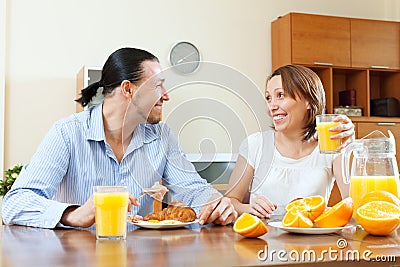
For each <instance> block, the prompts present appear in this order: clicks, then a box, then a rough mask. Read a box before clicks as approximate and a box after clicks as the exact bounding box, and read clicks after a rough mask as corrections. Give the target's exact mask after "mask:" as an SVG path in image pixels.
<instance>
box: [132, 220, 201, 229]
mask: <svg viewBox="0 0 400 267" xmlns="http://www.w3.org/2000/svg"><path fill="white" fill-rule="evenodd" d="M198 221H199V220H197V219H196V220H194V221H193V222H180V221H172V220H166V221H160V222H158V223H153V222H148V221H138V222H131V221H129V220H128V223H131V224H134V225H136V226H139V227H143V228H148V229H173V228H180V227H184V226H186V225H190V224H194V223H198Z"/></svg>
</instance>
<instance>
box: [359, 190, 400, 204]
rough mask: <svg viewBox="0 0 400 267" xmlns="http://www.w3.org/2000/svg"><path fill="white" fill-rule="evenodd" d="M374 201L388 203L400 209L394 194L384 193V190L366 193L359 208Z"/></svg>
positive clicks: (399, 200)
mask: <svg viewBox="0 0 400 267" xmlns="http://www.w3.org/2000/svg"><path fill="white" fill-rule="evenodd" d="M375 200H376V201H379V200H380V201H386V202H390V203H393V204H395V205H397V206H399V207H400V199H399V198H398V197H397V196H395V195H394V194H392V193H390V192H388V191H384V190H375V191H371V192H369V193H367V194H366V195H365V196H364V197H363V198H362V199H361V202H360V207H361V206H362V205H364V204H366V203H368V202H371V201H375Z"/></svg>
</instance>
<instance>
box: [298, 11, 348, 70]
mask: <svg viewBox="0 0 400 267" xmlns="http://www.w3.org/2000/svg"><path fill="white" fill-rule="evenodd" d="M291 15H292V16H291V19H292V21H291V26H292V62H293V63H296V64H306V65H309V64H322V65H332V66H342V67H350V19H349V18H340V17H332V16H321V15H309V14H298V13H291Z"/></svg>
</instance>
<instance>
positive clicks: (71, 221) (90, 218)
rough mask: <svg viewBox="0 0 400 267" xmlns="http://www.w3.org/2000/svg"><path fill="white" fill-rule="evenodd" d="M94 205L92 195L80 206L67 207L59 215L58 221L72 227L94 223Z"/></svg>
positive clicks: (88, 225) (87, 225)
mask: <svg viewBox="0 0 400 267" xmlns="http://www.w3.org/2000/svg"><path fill="white" fill-rule="evenodd" d="M94 215H95V207H94V201H93V196H91V197H90V198H89V199H88V200H87V201H86V202H85V204H83V205H82V206H71V207H68V208H67V209H66V210H65V211H64V213H63V215H62V216H61V220H60V222H61V223H62V224H63V225H67V226H74V227H84V228H85V227H90V226H92V225H93V224H94V222H95V220H94Z"/></svg>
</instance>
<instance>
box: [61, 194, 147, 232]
mask: <svg viewBox="0 0 400 267" xmlns="http://www.w3.org/2000/svg"><path fill="white" fill-rule="evenodd" d="M128 201H129V203H128V210H127V212H130V211H132V205H135V206H139V205H140V203H139V202H138V201H137V199H136V198H135V197H134V196H132V195H129V200H128ZM95 213H96V209H95V206H94V201H93V195H92V196H91V197H90V198H89V199H88V200H87V201H86V202H85V204H83V205H82V206H70V207H68V208H67V209H66V210H65V211H64V213H63V215H62V216H61V220H60V222H61V223H62V224H63V225H67V226H73V227H82V228H86V227H90V226H92V225H93V224H94V223H95Z"/></svg>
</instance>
